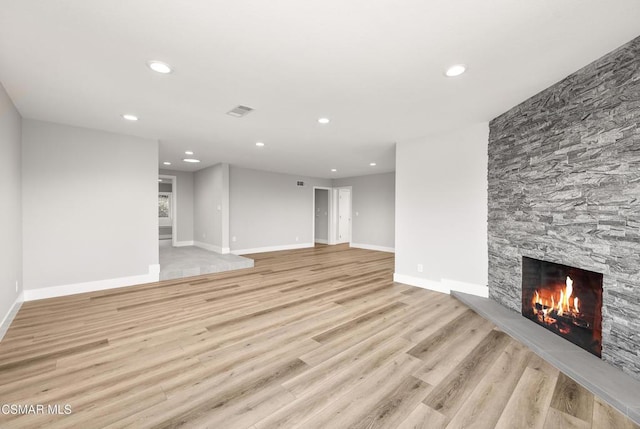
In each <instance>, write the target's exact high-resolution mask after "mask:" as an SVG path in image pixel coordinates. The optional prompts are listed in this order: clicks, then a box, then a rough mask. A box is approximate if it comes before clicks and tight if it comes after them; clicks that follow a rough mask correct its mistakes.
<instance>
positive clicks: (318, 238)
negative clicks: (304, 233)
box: [313, 187, 331, 244]
mask: <svg viewBox="0 0 640 429" xmlns="http://www.w3.org/2000/svg"><path fill="white" fill-rule="evenodd" d="M330 190H331V189H330V188H317V187H314V188H313V193H314V198H313V203H314V204H313V215H314V228H313V241H314V243H320V244H329V193H330Z"/></svg>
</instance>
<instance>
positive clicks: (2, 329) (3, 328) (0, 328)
mask: <svg viewBox="0 0 640 429" xmlns="http://www.w3.org/2000/svg"><path fill="white" fill-rule="evenodd" d="M23 302H24V292H20V294H19V295H18V297H17V298H16V300H15V301H14V303H13V305H12V306H11V308H10V309H9V312H8V313H7V314H5V316H4V318H3V319H2V322H1V323H0V341H2V339H3V338H4V335H5V334H6V333H7V331H8V330H9V326H11V322H13V319H15V317H16V314H18V311H19V310H20V307H21V306H22V303H23Z"/></svg>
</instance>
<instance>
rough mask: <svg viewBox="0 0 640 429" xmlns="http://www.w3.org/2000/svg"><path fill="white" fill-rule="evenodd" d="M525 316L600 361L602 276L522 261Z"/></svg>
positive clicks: (549, 264)
mask: <svg viewBox="0 0 640 429" xmlns="http://www.w3.org/2000/svg"><path fill="white" fill-rule="evenodd" d="M522 315H523V316H524V317H526V318H528V319H531V320H532V321H534V322H535V323H537V324H539V325H541V326H543V327H545V328H546V329H548V330H550V331H552V332H554V333H556V334H557V335H560V336H561V337H564V338H566V339H567V340H569V341H571V342H572V343H574V344H576V345H578V346H580V347H582V348H583V349H585V350H587V351H588V352H590V353H593V354H594V355H596V356H598V357H601V354H602V274H600V273H596V272H593V271H588V270H583V269H580V268H576V267H570V266H567V265H562V264H556V263H553V262H548V261H541V260H538V259H533V258H528V257H523V258H522Z"/></svg>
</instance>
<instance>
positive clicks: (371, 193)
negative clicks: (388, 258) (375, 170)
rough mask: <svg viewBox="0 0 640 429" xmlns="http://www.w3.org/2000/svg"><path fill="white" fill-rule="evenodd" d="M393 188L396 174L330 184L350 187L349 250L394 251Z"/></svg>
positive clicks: (354, 178)
mask: <svg viewBox="0 0 640 429" xmlns="http://www.w3.org/2000/svg"><path fill="white" fill-rule="evenodd" d="M395 185H396V174H395V173H384V174H372V175H368V176H358V177H348V178H344V179H334V180H333V186H334V187H344V186H351V219H352V221H351V243H352V246H354V247H365V248H371V249H377V250H387V251H393V249H394V247H395V195H396V193H395Z"/></svg>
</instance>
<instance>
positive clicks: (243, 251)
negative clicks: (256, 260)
mask: <svg viewBox="0 0 640 429" xmlns="http://www.w3.org/2000/svg"><path fill="white" fill-rule="evenodd" d="M313 246H314V244H313V243H301V244H285V245H283V246H267V247H256V248H254V249H238V250H232V251H231V253H233V254H234V255H249V254H251V253H265V252H279V251H280V250H295V249H307V248H309V247H313Z"/></svg>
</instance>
